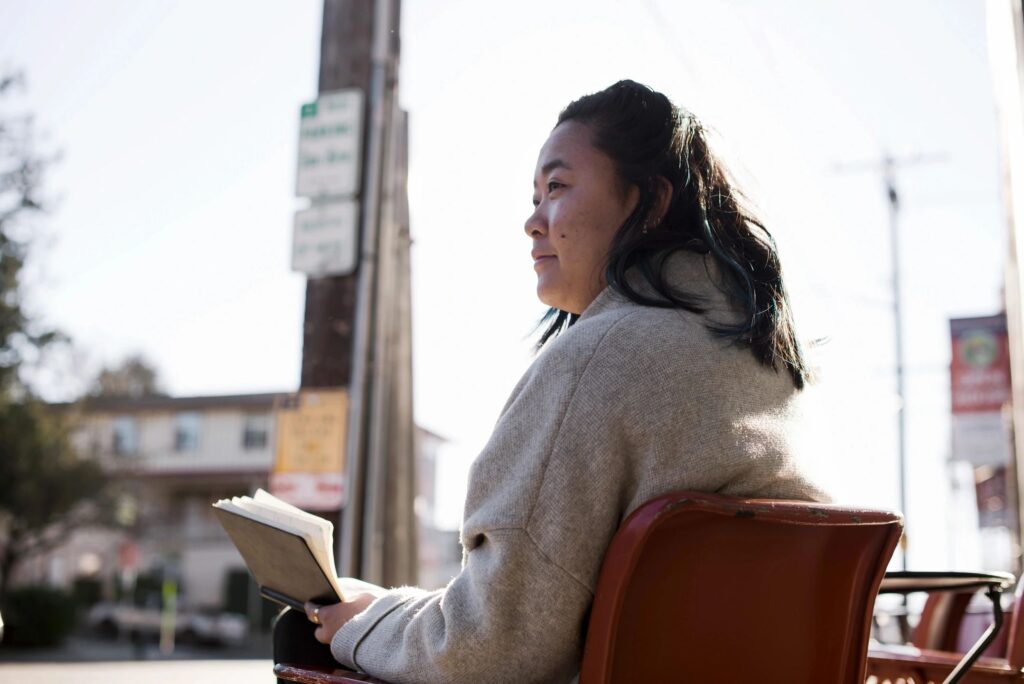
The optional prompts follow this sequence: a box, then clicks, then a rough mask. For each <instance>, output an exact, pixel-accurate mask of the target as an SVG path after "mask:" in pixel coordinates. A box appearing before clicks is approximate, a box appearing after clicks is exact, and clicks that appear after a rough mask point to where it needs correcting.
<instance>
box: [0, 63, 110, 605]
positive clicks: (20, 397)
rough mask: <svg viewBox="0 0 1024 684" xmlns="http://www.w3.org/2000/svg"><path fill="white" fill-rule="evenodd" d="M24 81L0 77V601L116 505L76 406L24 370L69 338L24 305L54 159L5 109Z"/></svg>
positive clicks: (22, 120) (21, 119) (26, 121)
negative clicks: (43, 391) (26, 270)
mask: <svg viewBox="0 0 1024 684" xmlns="http://www.w3.org/2000/svg"><path fill="white" fill-rule="evenodd" d="M21 82H22V79H21V77H20V76H19V75H16V74H15V75H3V74H0V603H2V602H3V599H4V597H5V595H6V591H7V588H8V587H9V585H10V578H11V574H12V573H13V571H14V569H15V567H16V566H17V565H18V563H19V562H20V561H21V560H23V559H25V558H27V557H28V556H30V555H32V554H34V553H38V552H40V551H44V550H46V549H48V548H52V547H53V546H56V545H58V544H60V543H61V542H62V541H64V539H66V538H67V536H68V534H70V532H71V531H72V530H73V529H75V528H76V527H79V526H82V525H89V524H95V523H96V522H97V521H98V520H101V519H102V518H103V517H104V515H105V514H106V512H107V511H109V510H110V506H108V505H106V495H107V494H106V493H107V487H106V486H105V483H106V478H105V477H104V473H103V470H102V468H101V467H100V465H99V464H97V463H95V462H93V461H89V460H84V459H80V458H79V457H78V455H77V454H76V453H75V452H74V450H73V448H72V445H71V439H70V432H71V428H72V425H73V414H72V412H70V411H54V410H52V409H51V408H50V407H47V406H46V405H45V404H44V403H43V402H41V401H40V400H39V399H37V398H36V397H35V396H34V393H33V391H32V388H31V387H29V386H28V385H27V384H26V383H24V382H23V381H22V378H21V374H20V372H19V371H20V369H21V367H22V364H23V363H24V362H25V359H26V358H31V357H39V356H40V355H41V354H42V353H43V352H44V351H45V349H46V348H47V347H48V346H50V345H51V344H53V343H55V342H56V341H58V340H66V338H64V337H63V336H62V335H61V334H60V333H58V332H57V331H55V330H50V329H43V328H41V327H40V326H39V325H38V324H37V323H36V322H35V321H33V320H32V319H31V317H30V316H29V315H28V314H27V313H26V311H25V307H24V295H25V293H24V291H23V287H22V283H21V281H20V276H21V273H22V268H23V267H24V265H25V260H26V258H27V256H28V252H29V247H30V245H31V242H32V241H31V237H32V230H33V228H34V227H35V222H34V219H35V218H36V217H38V216H39V214H40V213H41V212H42V211H43V210H44V206H45V202H44V201H43V199H42V192H43V176H44V173H45V171H46V169H47V167H48V166H49V165H50V163H51V162H52V161H53V157H46V156H43V155H42V154H40V153H38V152H37V150H36V147H35V140H34V136H33V122H32V118H31V117H28V116H13V115H9V114H7V113H6V110H5V108H4V107H3V105H4V104H6V103H7V102H9V100H8V99H7V98H8V97H9V96H10V95H11V94H12V92H13V89H14V88H15V87H17V86H19V85H21Z"/></svg>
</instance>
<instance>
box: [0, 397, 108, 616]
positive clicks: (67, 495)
mask: <svg viewBox="0 0 1024 684" xmlns="http://www.w3.org/2000/svg"><path fill="white" fill-rule="evenodd" d="M71 425H72V421H70V420H68V417H67V416H65V415H62V414H59V413H54V412H53V411H52V410H51V409H49V408H48V407H46V406H45V405H44V404H42V403H41V402H38V401H36V400H32V399H29V400H24V401H17V402H8V403H7V404H6V405H4V406H3V407H0V482H3V483H4V485H3V486H2V487H0V529H3V530H4V533H5V534H4V537H5V538H4V539H3V543H2V546H0V603H2V602H3V599H4V596H6V592H7V589H8V587H9V584H10V578H11V574H12V573H13V571H14V568H15V567H16V566H17V564H18V563H19V562H20V561H21V560H23V559H25V558H29V557H31V556H32V555H34V554H37V553H40V552H42V551H46V550H48V549H52V548H54V547H56V546H58V545H60V544H61V543H63V542H64V541H65V540H66V539H67V538H68V536H69V535H70V534H71V532H72V531H73V530H75V529H77V528H79V527H82V526H85V525H95V524H98V523H102V522H106V521H107V518H108V517H109V514H110V512H111V511H112V510H113V506H112V505H111V504H112V501H111V500H110V495H109V492H108V488H107V486H106V485H107V476H106V474H105V473H104V472H103V469H102V468H101V466H100V465H99V464H98V463H96V462H95V461H91V460H86V459H82V458H79V457H78V455H77V454H76V453H75V452H74V450H73V449H71V448H70V439H69V434H68V433H69V431H70V429H71V428H70V426H71Z"/></svg>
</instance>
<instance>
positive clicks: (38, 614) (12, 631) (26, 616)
mask: <svg viewBox="0 0 1024 684" xmlns="http://www.w3.org/2000/svg"><path fill="white" fill-rule="evenodd" d="M0 612H2V613H3V616H4V642H3V643H4V645H9V646H56V645H58V644H60V643H61V642H62V641H63V640H64V639H65V638H66V637H67V636H68V634H70V633H71V630H72V629H73V628H74V626H75V604H74V599H73V597H72V596H71V594H69V593H68V592H65V591H61V590H59V589H52V588H50V587H44V586H27V587H19V588H17V589H11V590H9V591H8V592H7V601H6V602H5V603H4V606H3V608H2V609H0Z"/></svg>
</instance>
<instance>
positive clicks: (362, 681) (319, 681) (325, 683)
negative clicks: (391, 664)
mask: <svg viewBox="0 0 1024 684" xmlns="http://www.w3.org/2000/svg"><path fill="white" fill-rule="evenodd" d="M274 675H275V676H277V677H280V678H281V679H287V680H288V681H290V682H299V683H300V684H387V682H385V681H383V680H380V679H374V678H373V677H371V676H370V675H365V674H360V673H358V672H353V671H352V670H346V669H344V668H340V667H339V668H325V667H299V666H298V665H289V664H288V663H278V664H277V665H274Z"/></svg>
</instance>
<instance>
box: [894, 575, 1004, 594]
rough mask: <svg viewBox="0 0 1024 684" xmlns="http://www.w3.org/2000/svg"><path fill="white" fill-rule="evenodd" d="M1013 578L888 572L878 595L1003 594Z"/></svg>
mask: <svg viewBox="0 0 1024 684" xmlns="http://www.w3.org/2000/svg"><path fill="white" fill-rule="evenodd" d="M1015 582H1016V579H1015V578H1014V576H1013V575H1011V574H1010V573H1008V572H931V571H906V570H900V571H895V572H887V573H885V576H884V577H883V578H882V586H881V587H879V589H878V593H879V594H910V593H913V592H915V591H976V590H978V589H996V590H998V591H1006V590H1007V589H1009V588H1011V587H1012V586H1013V585H1014V583H1015Z"/></svg>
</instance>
